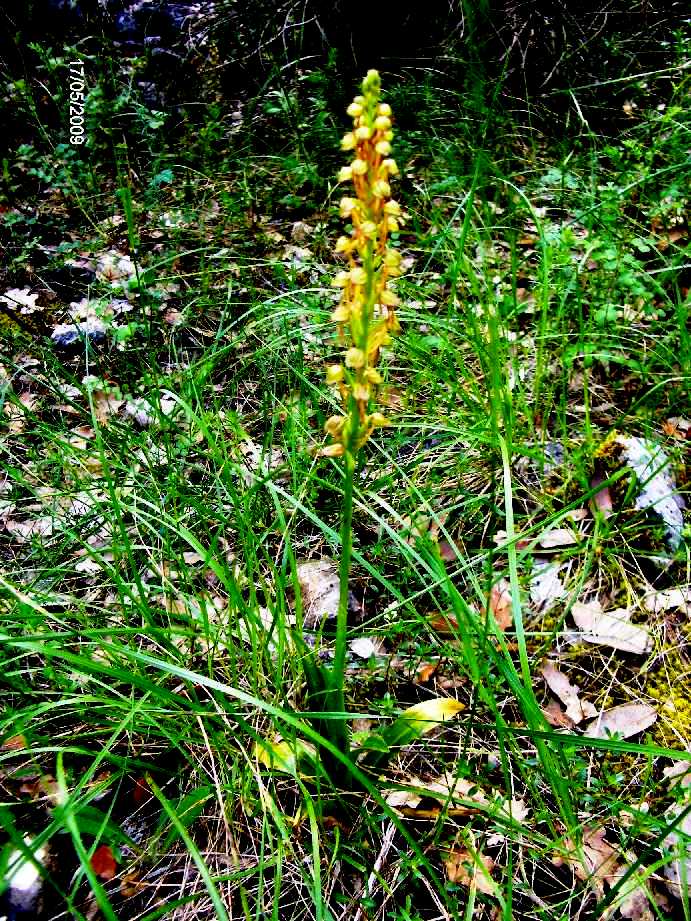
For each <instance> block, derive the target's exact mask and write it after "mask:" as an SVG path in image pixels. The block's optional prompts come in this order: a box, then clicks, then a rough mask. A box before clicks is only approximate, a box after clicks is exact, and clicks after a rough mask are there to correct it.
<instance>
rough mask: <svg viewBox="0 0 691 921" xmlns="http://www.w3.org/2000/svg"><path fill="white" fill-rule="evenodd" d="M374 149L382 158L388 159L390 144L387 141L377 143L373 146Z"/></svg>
mask: <svg viewBox="0 0 691 921" xmlns="http://www.w3.org/2000/svg"><path fill="white" fill-rule="evenodd" d="M374 149H375V150H376V151H377V153H378V154H379V155H380V156H382V157H388V155H389V154H390V153H391V144H389V142H388V141H377V143H376V144H375V145H374Z"/></svg>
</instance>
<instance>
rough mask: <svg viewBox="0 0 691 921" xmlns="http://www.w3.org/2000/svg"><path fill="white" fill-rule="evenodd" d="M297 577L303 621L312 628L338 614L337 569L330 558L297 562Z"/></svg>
mask: <svg viewBox="0 0 691 921" xmlns="http://www.w3.org/2000/svg"><path fill="white" fill-rule="evenodd" d="M297 577H298V582H299V583H300V590H301V592H302V608H303V614H302V617H303V623H304V625H305V627H307V628H308V629H309V630H313V629H314V628H315V627H317V626H318V625H319V624H321V623H322V622H323V621H324V620H333V619H334V618H335V617H336V615H337V614H338V595H339V583H338V570H337V569H336V564H335V563H334V561H333V560H332V559H329V558H328V557H325V558H324V559H322V560H305V561H304V562H302V563H299V564H298V567H297Z"/></svg>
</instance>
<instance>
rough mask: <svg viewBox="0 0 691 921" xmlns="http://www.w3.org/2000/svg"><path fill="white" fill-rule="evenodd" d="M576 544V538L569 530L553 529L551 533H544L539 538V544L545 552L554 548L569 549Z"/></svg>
mask: <svg viewBox="0 0 691 921" xmlns="http://www.w3.org/2000/svg"><path fill="white" fill-rule="evenodd" d="M576 543H578V538H577V537H576V535H575V534H574V533H573V531H572V530H571V528H554V529H553V530H551V531H545V533H544V534H543V535H542V536H541V537H540V540H539V544H540V546H541V547H544V549H545V550H552V549H553V548H555V547H570V546H572V545H573V544H576Z"/></svg>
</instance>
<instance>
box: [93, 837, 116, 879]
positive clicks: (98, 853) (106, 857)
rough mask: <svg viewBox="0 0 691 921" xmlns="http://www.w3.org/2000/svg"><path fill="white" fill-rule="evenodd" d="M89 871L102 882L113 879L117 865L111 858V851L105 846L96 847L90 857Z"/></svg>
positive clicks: (113, 858)
mask: <svg viewBox="0 0 691 921" xmlns="http://www.w3.org/2000/svg"><path fill="white" fill-rule="evenodd" d="M90 862H91V869H92V870H93V871H94V873H95V874H96V875H97V876H98V877H100V878H101V879H102V880H105V881H107V880H109V879H113V877H114V876H115V874H116V873H117V872H118V865H117V863H116V861H115V857H113V851H112V850H111V848H110V847H108V845H107V844H102V845H101V846H100V847H97V848H96V850H95V851H94V853H93V854H92V856H91V861H90Z"/></svg>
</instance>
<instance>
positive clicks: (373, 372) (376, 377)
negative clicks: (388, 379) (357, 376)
mask: <svg viewBox="0 0 691 921" xmlns="http://www.w3.org/2000/svg"><path fill="white" fill-rule="evenodd" d="M363 373H364V375H365V379H366V380H368V381H369V382H370V384H381V383H382V381H383V380H384V378H383V377H382V376H381V374H380V373H379V372H378V371H377V369H376V368H365V370H364V372H363Z"/></svg>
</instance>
